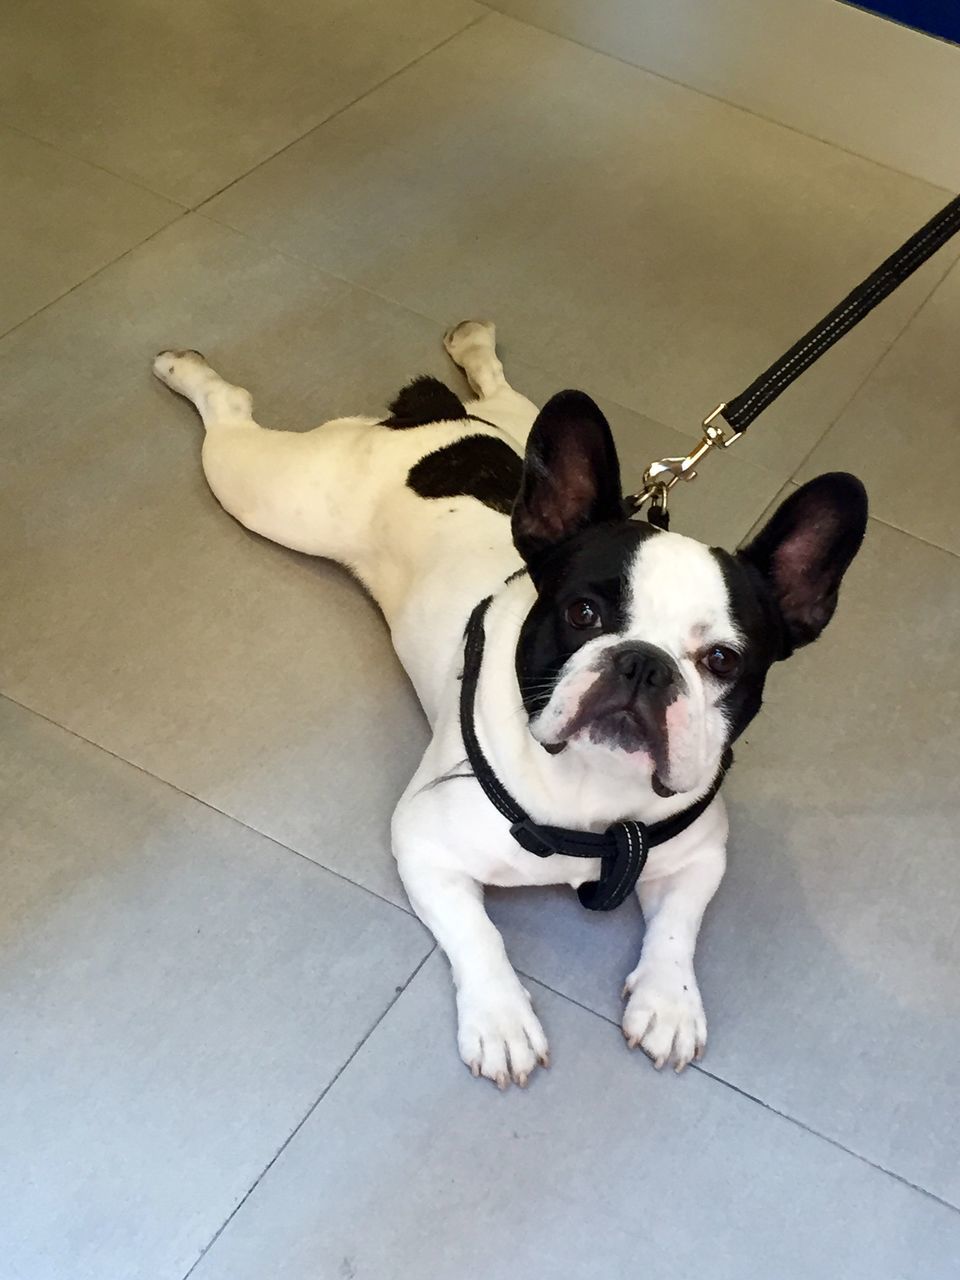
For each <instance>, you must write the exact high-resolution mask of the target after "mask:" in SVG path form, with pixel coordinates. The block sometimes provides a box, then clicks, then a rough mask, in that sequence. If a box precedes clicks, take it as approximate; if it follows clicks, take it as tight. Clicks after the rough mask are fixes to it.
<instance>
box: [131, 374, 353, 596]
mask: <svg viewBox="0 0 960 1280" xmlns="http://www.w3.org/2000/svg"><path fill="white" fill-rule="evenodd" d="M153 371H154V373H155V374H156V375H157V377H158V378H159V379H160V380H161V382H165V383H166V384H167V386H168V387H171V388H172V389H173V390H174V391H178V392H179V393H180V395H182V396H186V398H187V399H188V400H192V401H193V403H194V404H195V405H196V407H197V409H198V410H199V413H200V416H201V418H202V419H203V425H204V427H205V428H206V435H205V437H204V442H203V470H204V474H205V476H206V478H207V483H208V484H209V486H210V488H211V490H212V491H213V493H214V495H215V497H216V498H217V500H218V501H219V503H220V505H221V506H222V507H223V508H224V509H225V510H226V511H228V512H229V513H230V515H232V516H233V517H234V518H235V519H236V520H239V521H240V523H241V524H242V525H245V526H246V527H247V528H248V529H252V530H253V531H254V533H259V534H262V535H263V536H264V537H265V538H271V539H272V540H273V541H274V542H279V543H281V544H282V545H283V546H285V547H292V548H293V549H294V550H295V551H305V552H307V554H309V555H319V556H326V557H328V558H329V559H331V560H339V561H340V562H341V563H343V564H347V565H350V566H351V567H352V568H355V569H357V571H358V572H362V569H363V567H364V566H365V564H366V559H367V553H368V551H369V546H370V543H371V537H370V521H371V515H372V512H373V511H374V510H375V508H376V497H377V494H376V489H377V475H378V472H377V469H376V467H375V466H373V465H372V461H371V454H372V449H373V440H372V435H371V432H372V431H374V430H376V427H375V421H376V420H375V419H369V418H341V419H338V420H336V421H334V422H328V423H325V424H324V425H323V426H321V427H318V428H316V430H314V431H270V430H267V429H266V428H264V427H261V426H260V425H259V424H258V423H256V422H255V421H254V419H253V416H252V413H253V402H252V400H251V397H250V393H249V392H248V391H245V390H244V389H243V387H235V386H233V385H231V383H229V382H225V381H224V379H223V378H221V377H220V375H219V374H218V373H217V372H216V371H215V370H214V369H211V368H210V366H209V365H208V364H207V362H206V360H205V359H204V357H203V356H202V355H200V354H199V352H196V351H163V352H161V353H160V355H158V356H157V358H156V359H155V360H154V362H153Z"/></svg>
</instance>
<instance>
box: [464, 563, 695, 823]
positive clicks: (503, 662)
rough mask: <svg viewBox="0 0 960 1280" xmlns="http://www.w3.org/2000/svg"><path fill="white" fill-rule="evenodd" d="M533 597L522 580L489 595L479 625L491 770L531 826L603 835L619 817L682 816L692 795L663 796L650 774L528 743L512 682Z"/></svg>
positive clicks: (481, 726)
mask: <svg viewBox="0 0 960 1280" xmlns="http://www.w3.org/2000/svg"><path fill="white" fill-rule="evenodd" d="M535 599H536V592H535V589H534V587H533V584H532V583H531V582H530V579H529V577H527V575H525V574H524V575H523V576H521V577H517V578H513V579H511V580H509V581H508V582H507V584H506V585H505V586H504V588H503V589H502V590H501V591H499V592H498V593H497V595H496V596H495V597H494V599H493V601H492V603H491V605H490V608H489V610H488V612H487V616H486V618H485V620H484V630H485V644H484V653H483V662H482V665H481V668H480V678H479V682H478V685H477V697H476V708H475V724H476V731H477V736H478V738H479V740H480V745H481V747H482V749H483V752H484V754H485V755H486V757H487V760H488V761H489V763H490V765H491V767H492V768H493V770H494V772H495V773H496V774H497V776H498V778H499V779H500V780H501V782H502V783H503V785H504V786H505V787H506V788H507V790H508V791H509V792H510V793H511V794H512V795H513V797H514V799H515V800H516V801H517V803H518V804H519V805H520V806H521V807H522V808H523V809H524V810H525V811H526V812H527V813H528V814H529V815H530V817H532V818H533V819H534V821H536V822H546V823H551V824H553V825H554V826H566V827H571V828H575V829H576V828H579V829H582V830H598V831H599V830H603V829H604V828H606V827H607V826H608V825H609V824H610V823H612V822H616V821H618V820H620V819H622V818H634V819H637V820H638V821H641V822H648V823H649V822H657V821H659V820H660V819H662V818H668V817H670V816H672V815H673V814H675V813H679V812H680V810H681V809H684V808H686V807H687V805H689V804H690V803H691V802H692V800H694V799H696V796H695V795H692V794H691V795H677V796H670V797H667V798H664V797H661V796H658V795H656V794H655V792H654V791H653V788H652V786H651V781H650V775H649V773H648V772H647V771H646V770H643V769H638V768H637V767H636V766H635V765H631V764H630V762H629V761H627V760H626V759H624V761H623V763H622V765H619V767H618V764H619V762H618V761H617V760H616V758H615V757H614V756H613V755H612V754H611V755H609V756H607V755H606V753H605V754H604V755H603V756H595V757H593V758H592V759H591V758H588V757H586V756H585V755H584V754H583V753H582V752H579V751H577V750H576V749H574V748H567V749H566V750H565V751H562V752H560V753H559V754H558V755H551V754H550V753H549V752H548V751H546V750H545V749H544V748H543V747H542V746H541V745H540V743H539V742H537V741H536V739H535V738H534V737H533V735H532V734H531V733H530V729H529V721H528V716H527V711H526V708H525V707H524V705H523V699H522V697H521V695H520V688H519V684H518V682H517V676H516V651H517V641H518V639H519V635H520V628H521V627H522V625H523V621H524V618H525V617H526V616H527V613H528V612H529V611H530V609H531V607H532V606H533V603H534V601H535Z"/></svg>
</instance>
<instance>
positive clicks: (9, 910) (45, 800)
mask: <svg viewBox="0 0 960 1280" xmlns="http://www.w3.org/2000/svg"><path fill="white" fill-rule="evenodd" d="M0 740H2V743H3V749H2V751H0V859H2V862H3V864H4V870H3V883H4V892H3V896H2V900H0V918H2V925H0V974H2V978H0V1022H2V1025H3V1036H2V1037H0V1075H2V1078H3V1082H4V1084H3V1087H4V1106H3V1113H2V1118H0V1151H2V1155H0V1200H2V1202H3V1206H4V1212H3V1228H2V1239H3V1274H4V1275H5V1276H9V1277H11V1280H12V1278H13V1277H16V1278H17V1280H64V1277H66V1276H70V1277H71V1280H107V1278H109V1280H114V1278H117V1280H119V1278H120V1277H122V1278H123V1280H140V1278H141V1277H142V1278H143V1280H147V1278H149V1280H180V1277H181V1276H183V1275H184V1274H185V1272H186V1270H187V1269H188V1267H189V1266H190V1265H191V1264H192V1262H193V1261H194V1259H195V1258H196V1256H197V1255H198V1253H199V1252H200V1250H201V1249H202V1248H203V1247H204V1245H205V1244H206V1243H207V1242H208V1241H209V1240H210V1239H211V1237H212V1236H213V1234H214V1233H215V1232H216V1230H217V1229H218V1228H219V1226H220V1225H221V1223H222V1222H223V1221H224V1219H225V1218H226V1217H227V1215H228V1214H229V1213H230V1212H231V1210H232V1209H233V1207H234V1206H235V1205H236V1204H237V1203H238V1202H239V1200H240V1198H241V1197H242V1196H243V1194H244V1193H245V1192H246V1190H247V1189H248V1188H249V1187H250V1186H251V1185H252V1183H253V1182H254V1181H255V1180H256V1178H257V1177H258V1176H259V1174H260V1173H261V1171H262V1170H263V1169H264V1167H265V1166H266V1165H267V1163H268V1162H269V1161H270V1160H271V1159H272V1158H273V1156H274V1154H275V1153H276V1151H277V1150H278V1149H279V1147H280V1146H281V1145H282V1143H283V1142H284V1141H285V1140H286V1138H287V1137H288V1136H289V1134H290V1133H291V1132H292V1131H293V1129H294V1128H295V1126H296V1125H297V1124H298V1123H299V1121H300V1120H301V1119H302V1117H303V1116H304V1115H305V1114H306V1112H307V1110H308V1109H309V1108H310V1106H311V1105H312V1104H313V1102H314V1101H315V1100H316V1099H317V1098H318V1097H319V1095H320V1094H321V1092H322V1091H323V1089H324V1088H325V1087H326V1086H327V1085H328V1084H329V1083H330V1081H331V1080H332V1079H333V1078H334V1076H335V1075H336V1073H337V1072H338V1070H339V1069H340V1068H341V1067H342V1065H343V1063H344V1062H345V1061H346V1060H347V1058H348V1057H349V1056H350V1054H351V1053H352V1052H353V1050H354V1049H355V1047H356V1046H357V1044H358V1043H359V1042H360V1041H361V1040H362V1038H363V1037H364V1036H365V1035H366V1034H367V1033H368V1031H369V1030H370V1028H371V1027H372V1026H373V1024H374V1023H375V1022H376V1020H377V1019H378V1018H379V1017H380V1016H381V1014H382V1013H383V1011H384V1010H385V1009H386V1007H387V1006H388V1004H389V1002H390V1001H391V1000H392V999H393V998H394V995H395V991H396V989H397V987H398V986H399V985H401V984H402V983H404V982H405V981H406V980H407V978H408V977H409V975H410V974H411V972H412V971H413V970H414V968H415V967H416V965H417V964H418V963H419V961H420V960H421V958H422V957H423V956H424V955H425V954H426V952H427V949H428V945H429V940H428V938H427V935H426V934H425V932H424V931H423V930H422V929H421V928H420V926H419V925H417V924H416V923H415V922H414V921H413V920H411V919H410V918H409V917H407V916H405V915H404V914H403V913H401V912H399V911H397V910H396V909H395V908H393V907H390V906H388V905H387V904H386V903H383V902H380V901H378V900H377V899H376V898H374V897H372V896H371V895H370V894H367V893H364V892H363V891H362V890H359V889H354V888H352V887H351V886H349V885H346V884H345V883H344V882H343V881H341V880H338V879H337V878H336V877H333V876H331V875H329V874H327V873H326V872H324V871H322V870H321V869H320V868H318V867H315V866H314V865H313V864H312V863H310V862H308V861H307V860H306V859H304V858H299V857H297V856H296V855H294V854H291V853H289V852H288V851H287V850H284V849H280V848H278V847H277V846H276V845H273V844H271V843H270V842H269V841H267V840H264V839H263V838H262V837H260V836H257V835H255V834H254V833H253V832H251V831H248V830H246V829H244V828H243V827H241V826H239V825H238V824H236V823H234V822H231V821H229V820H228V819H226V818H223V817H221V816H219V815H217V814H214V813H212V812H211V811H210V810H209V809H207V808H205V807H203V806H201V805H199V804H197V803H196V802H195V801H192V800H189V799H188V798H186V797H185V796H182V795H179V794H177V793H176V792H175V791H173V790H172V789H171V788H169V787H166V786H164V785H163V784H162V783H159V782H157V781H155V780H154V779H151V778H147V777H146V776H145V775H144V774H142V773H140V772H138V771H137V770H135V769H133V768H131V767H130V766H129V765H127V764H124V763H122V762H121V761H119V760H115V759H113V758H112V757H110V756H108V755H107V754H105V753H104V752H102V751H99V750H98V749H96V748H95V747H92V746H90V745H88V744H86V743H82V742H80V741H78V740H77V739H76V738H74V737H72V736H70V735H69V734H67V733H65V732H64V731H63V730H61V729H58V728H55V727H54V726H52V725H50V724H48V723H47V722H45V721H43V720H41V719H39V718H38V717H36V716H34V715H32V714H31V713H29V712H27V711H25V710H23V709H22V708H19V707H15V706H13V705H12V704H11V703H9V702H7V701H6V700H5V699H2V700H0Z"/></svg>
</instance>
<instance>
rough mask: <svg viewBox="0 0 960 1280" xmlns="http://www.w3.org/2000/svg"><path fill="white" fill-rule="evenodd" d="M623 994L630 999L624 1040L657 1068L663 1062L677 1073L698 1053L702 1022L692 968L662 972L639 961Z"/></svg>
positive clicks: (702, 1045) (704, 1043)
mask: <svg viewBox="0 0 960 1280" xmlns="http://www.w3.org/2000/svg"><path fill="white" fill-rule="evenodd" d="M623 994H624V996H629V997H630V998H629V1000H628V1002H627V1007H626V1009H625V1010H624V1013H623V1034H624V1036H625V1037H626V1040H627V1044H628V1045H629V1046H630V1048H631V1049H636V1048H640V1049H642V1050H643V1052H644V1053H645V1054H646V1055H647V1057H648V1058H650V1059H651V1061H652V1062H653V1065H654V1066H655V1067H656V1068H657V1070H658V1071H659V1070H660V1068H661V1067H663V1066H665V1065H666V1064H667V1063H668V1062H671V1063H673V1066H674V1069H675V1070H676V1071H682V1070H683V1068H684V1067H685V1066H687V1065H688V1063H691V1062H693V1061H694V1060H698V1059H700V1058H702V1057H703V1051H704V1049H705V1048H706V1046H707V1020H706V1018H705V1017H704V1013H703V1001H702V1000H701V999H700V992H699V990H698V989H697V983H696V979H695V978H694V976H693V972H692V970H687V971H686V972H679V973H678V972H666V971H665V970H664V969H663V968H661V967H659V966H656V965H650V964H644V962H643V961H642V960H641V962H640V963H639V964H638V965H637V967H636V969H634V971H633V973H631V974H630V976H629V977H628V978H627V981H626V985H625V986H624V988H623Z"/></svg>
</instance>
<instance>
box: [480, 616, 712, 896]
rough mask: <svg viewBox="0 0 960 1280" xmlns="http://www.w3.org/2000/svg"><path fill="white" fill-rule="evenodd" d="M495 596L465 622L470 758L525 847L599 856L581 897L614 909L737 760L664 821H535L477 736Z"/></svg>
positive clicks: (540, 853)
mask: <svg viewBox="0 0 960 1280" xmlns="http://www.w3.org/2000/svg"><path fill="white" fill-rule="evenodd" d="M492 599H493V597H492V596H488V597H487V598H486V599H485V600H481V601H480V603H479V604H478V605H477V607H476V608H475V609H474V611H473V613H472V614H471V615H470V621H469V622H468V623H467V630H466V642H465V645H464V652H463V678H462V683H461V686H460V731H461V733H462V735H463V745H464V747H465V749H466V752H467V760H468V761H469V763H470V767H471V769H472V770H473V775H474V777H475V778H476V779H477V781H478V782H479V783H480V787H481V789H482V790H483V792H484V794H485V795H486V797H487V799H488V800H489V801H490V803H491V804H492V805H493V806H494V807H495V808H496V809H497V810H499V812H500V813H501V814H502V815H503V816H504V817H505V818H506V819H507V821H508V822H509V823H510V834H511V835H512V836H513V838H514V840H516V842H517V844H519V845H520V847H521V848H523V849H526V850H527V852H528V853H533V854H536V856H537V857H538V858H549V857H551V856H552V855H553V854H555V853H560V854H564V855H566V856H567V857H568V858H599V859H600V868H601V869H600V879H599V880H597V881H591V882H590V883H589V884H584V885H581V886H580V888H579V889H578V890H577V896H578V897H579V899H580V902H581V903H582V905H583V906H585V907H586V908H587V909H588V910H590V911H612V910H613V908H614V907H619V906H620V904H621V902H623V901H624V900H625V899H626V898H628V897H629V896H630V894H631V893H632V891H633V888H634V886H635V885H636V883H637V880H638V879H639V877H640V873H641V872H642V871H643V868H644V864H645V863H646V861H647V854H648V853H649V851H650V849H652V848H654V847H655V846H656V845H658V844H664V843H665V842H666V841H667V840H672V839H673V837H674V836H678V835H680V833H681V832H683V831H686V829H687V828H688V827H689V826H692V825H693V823H694V822H696V820H697V818H699V817H700V815H701V814H703V813H705V812H706V810H707V809H708V808H709V807H710V805H711V804H712V803H713V800H714V798H715V797H716V794H717V792H718V791H719V790H720V785H721V783H722V782H723V779H724V777H725V775H726V772H727V769H729V767H730V765H731V764H732V763H733V753H732V752H731V751H730V750H729V749H728V750H727V751H726V753H725V754H724V757H723V760H722V761H721V765H720V772H719V773H718V774H717V777H716V778H715V779H714V782H713V785H712V786H711V788H710V790H709V791H708V792H707V793H706V795H705V796H702V797H701V798H700V799H699V800H697V801H696V802H695V803H694V804H692V805H690V806H689V808H687V809H684V810H682V812H680V813H677V814H674V815H673V817H671V818H665V819H664V820H663V821H662V822H653V823H650V824H649V825H648V824H647V823H643V822H635V821H632V820H630V819H627V820H624V821H622V822H614V823H613V824H612V825H611V826H609V827H608V828H607V830H606V831H603V832H595V831H574V830H571V829H570V828H569V827H552V826H548V825H547V824H545V823H540V822H534V821H533V819H532V818H531V817H530V816H529V815H528V814H526V813H525V812H524V811H523V809H521V808H520V806H519V805H518V804H517V802H516V801H515V800H514V798H513V796H511V795H510V793H509V791H507V790H506V788H505V787H504V786H503V784H502V783H501V781H500V779H499V778H498V777H497V775H496V774H495V773H494V771H493V769H492V768H491V766H490V762H489V761H488V760H487V758H486V756H485V755H484V754H483V749H482V748H481V746H480V741H479V739H478V738H477V730H476V724H475V717H474V711H475V706H476V693H477V684H478V682H479V678H480V664H481V662H482V660H483V647H484V631H483V620H484V617H485V616H486V612H487V610H488V609H489V607H490V603H491V601H492Z"/></svg>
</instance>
